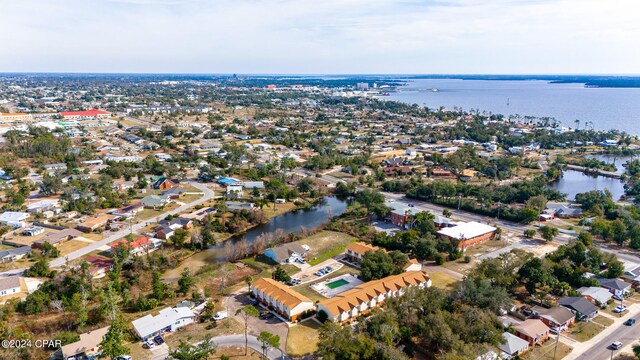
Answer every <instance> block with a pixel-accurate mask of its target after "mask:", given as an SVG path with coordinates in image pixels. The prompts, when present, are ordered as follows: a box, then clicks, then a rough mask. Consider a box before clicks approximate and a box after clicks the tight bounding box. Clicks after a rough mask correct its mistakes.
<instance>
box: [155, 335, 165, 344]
mask: <svg viewBox="0 0 640 360" xmlns="http://www.w3.org/2000/svg"><path fill="white" fill-rule="evenodd" d="M153 341H155V343H156V344H158V345H162V344H164V339H163V338H162V336H160V335H158V336H156V337H154V338H153Z"/></svg>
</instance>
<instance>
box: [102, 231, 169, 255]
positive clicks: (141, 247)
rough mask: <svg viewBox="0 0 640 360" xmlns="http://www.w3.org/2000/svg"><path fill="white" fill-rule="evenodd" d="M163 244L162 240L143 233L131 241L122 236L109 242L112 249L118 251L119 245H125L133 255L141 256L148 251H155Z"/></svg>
mask: <svg viewBox="0 0 640 360" xmlns="http://www.w3.org/2000/svg"><path fill="white" fill-rule="evenodd" d="M160 245H162V240H160V239H153V238H149V237H147V236H144V235H141V236H138V237H137V238H136V239H133V240H131V241H129V240H127V239H125V238H122V239H120V240H116V241H114V242H112V243H111V244H109V246H110V247H111V251H116V250H117V249H118V248H119V247H121V246H124V247H126V248H128V249H129V252H130V253H131V255H136V256H141V255H144V254H146V253H147V252H152V251H155V250H156V249H157V248H159V247H160Z"/></svg>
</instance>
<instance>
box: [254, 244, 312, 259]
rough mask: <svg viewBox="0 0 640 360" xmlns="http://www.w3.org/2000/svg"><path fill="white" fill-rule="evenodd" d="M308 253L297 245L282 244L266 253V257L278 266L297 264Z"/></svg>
mask: <svg viewBox="0 0 640 360" xmlns="http://www.w3.org/2000/svg"><path fill="white" fill-rule="evenodd" d="M306 252H307V251H306V250H305V249H304V247H303V246H302V245H300V244H297V243H288V244H282V245H280V246H276V247H272V248H269V249H267V250H265V251H264V255H265V256H266V257H268V258H270V259H271V260H273V261H275V262H277V263H278V264H282V263H290V262H295V260H296V259H300V258H302V257H304V254H305V253H306Z"/></svg>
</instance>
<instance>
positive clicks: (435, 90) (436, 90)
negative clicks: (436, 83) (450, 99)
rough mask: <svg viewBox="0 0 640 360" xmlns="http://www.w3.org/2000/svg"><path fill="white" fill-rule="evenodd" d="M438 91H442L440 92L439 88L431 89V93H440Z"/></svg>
mask: <svg viewBox="0 0 640 360" xmlns="http://www.w3.org/2000/svg"><path fill="white" fill-rule="evenodd" d="M438 91H440V90H438V89H437V88H432V89H431V92H438Z"/></svg>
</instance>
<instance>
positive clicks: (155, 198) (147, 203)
mask: <svg viewBox="0 0 640 360" xmlns="http://www.w3.org/2000/svg"><path fill="white" fill-rule="evenodd" d="M168 201H169V197H168V196H164V195H148V196H145V197H143V198H142V200H140V202H141V203H142V206H144V207H146V208H150V209H160V208H162V207H164V206H165V204H166V203H167V202H168Z"/></svg>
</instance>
